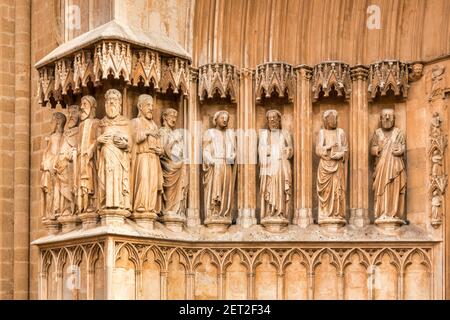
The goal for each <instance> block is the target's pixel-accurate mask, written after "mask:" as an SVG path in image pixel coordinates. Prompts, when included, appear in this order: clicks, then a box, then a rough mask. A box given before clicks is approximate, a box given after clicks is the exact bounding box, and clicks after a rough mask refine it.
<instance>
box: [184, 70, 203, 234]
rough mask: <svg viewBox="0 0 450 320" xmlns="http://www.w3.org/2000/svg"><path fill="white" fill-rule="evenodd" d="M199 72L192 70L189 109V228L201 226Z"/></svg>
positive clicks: (187, 216) (187, 215)
mask: <svg viewBox="0 0 450 320" xmlns="http://www.w3.org/2000/svg"><path fill="white" fill-rule="evenodd" d="M197 80H198V71H197V70H195V69H193V68H192V69H190V76H189V81H190V89H189V108H188V114H187V128H188V130H189V139H188V140H189V141H187V143H188V150H189V163H188V176H189V194H188V206H187V212H186V218H187V225H188V227H195V226H199V225H200V165H201V139H202V128H201V116H200V108H199V105H198V101H197V86H198V85H197Z"/></svg>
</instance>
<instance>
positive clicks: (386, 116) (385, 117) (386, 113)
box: [380, 108, 395, 129]
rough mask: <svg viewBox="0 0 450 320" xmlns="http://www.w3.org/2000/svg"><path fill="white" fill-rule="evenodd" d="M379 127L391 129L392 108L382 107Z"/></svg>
mask: <svg viewBox="0 0 450 320" xmlns="http://www.w3.org/2000/svg"><path fill="white" fill-rule="evenodd" d="M380 122H381V127H382V128H383V129H391V128H392V127H394V125H395V114H394V109H390V108H389V109H383V110H381V115H380Z"/></svg>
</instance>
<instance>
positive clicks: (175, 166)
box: [159, 108, 187, 231]
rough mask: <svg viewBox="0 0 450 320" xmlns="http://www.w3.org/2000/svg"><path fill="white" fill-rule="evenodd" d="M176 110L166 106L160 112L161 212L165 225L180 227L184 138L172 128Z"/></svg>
mask: <svg viewBox="0 0 450 320" xmlns="http://www.w3.org/2000/svg"><path fill="white" fill-rule="evenodd" d="M177 116H178V112H177V111H176V110H175V109H172V108H167V109H165V110H163V112H162V113H161V123H162V127H161V128H160V129H159V134H160V136H161V143H162V146H163V148H164V153H163V155H162V156H161V166H162V170H163V176H164V195H163V200H164V201H163V214H164V222H165V224H166V226H167V227H169V228H171V229H172V230H174V231H179V230H181V229H182V226H183V224H184V222H185V221H186V215H185V210H186V196H187V181H186V172H185V168H184V138H183V135H182V133H181V132H180V130H174V128H175V124H176V122H177Z"/></svg>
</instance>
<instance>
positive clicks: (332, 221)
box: [319, 218, 347, 231]
mask: <svg viewBox="0 0 450 320" xmlns="http://www.w3.org/2000/svg"><path fill="white" fill-rule="evenodd" d="M346 223H347V222H346V221H345V219H342V218H327V219H321V220H319V226H321V227H323V228H326V229H327V230H329V231H337V230H339V229H340V228H342V227H343V226H345V225H346Z"/></svg>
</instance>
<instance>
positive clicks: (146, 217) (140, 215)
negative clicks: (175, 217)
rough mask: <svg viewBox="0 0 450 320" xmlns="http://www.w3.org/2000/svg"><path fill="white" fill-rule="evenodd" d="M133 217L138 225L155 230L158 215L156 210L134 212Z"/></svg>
mask: <svg viewBox="0 0 450 320" xmlns="http://www.w3.org/2000/svg"><path fill="white" fill-rule="evenodd" d="M132 218H133V220H134V221H135V222H136V224H137V225H138V226H140V227H142V228H145V229H147V230H153V228H154V227H155V220H156V219H157V218H158V215H157V214H156V213H154V212H133V216H132Z"/></svg>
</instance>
